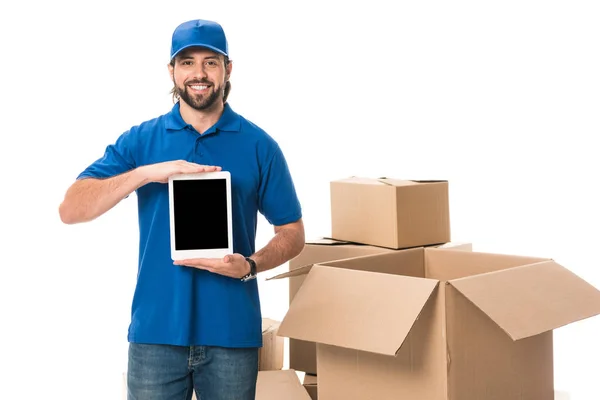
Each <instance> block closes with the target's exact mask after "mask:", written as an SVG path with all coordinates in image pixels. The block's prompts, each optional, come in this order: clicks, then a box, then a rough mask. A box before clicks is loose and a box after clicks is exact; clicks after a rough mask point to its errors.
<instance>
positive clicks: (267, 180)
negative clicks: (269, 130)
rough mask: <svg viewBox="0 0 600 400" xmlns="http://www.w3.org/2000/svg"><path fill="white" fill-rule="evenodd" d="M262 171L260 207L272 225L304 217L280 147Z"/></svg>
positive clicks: (276, 146) (259, 194)
mask: <svg viewBox="0 0 600 400" xmlns="http://www.w3.org/2000/svg"><path fill="white" fill-rule="evenodd" d="M274 149H275V151H274V152H273V155H272V156H271V158H270V159H269V160H268V162H267V163H266V165H265V166H264V168H262V172H261V181H260V185H259V190H258V209H259V211H260V213H261V214H262V215H264V216H265V218H266V219H267V221H269V223H270V224H271V225H274V226H279V225H285V224H289V223H292V222H296V221H298V220H299V219H300V218H301V217H302V209H301V206H300V201H299V200H298V196H297V194H296V188H295V186H294V182H293V180H292V176H291V174H290V170H289V168H288V164H287V162H286V160H285V157H284V155H283V152H282V151H281V149H280V147H279V146H278V145H277V144H275V146H274Z"/></svg>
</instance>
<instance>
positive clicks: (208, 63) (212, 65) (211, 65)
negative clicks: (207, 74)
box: [206, 61, 218, 67]
mask: <svg viewBox="0 0 600 400" xmlns="http://www.w3.org/2000/svg"><path fill="white" fill-rule="evenodd" d="M206 65H208V66H209V67H216V66H217V65H218V64H217V62H216V61H207V62H206Z"/></svg>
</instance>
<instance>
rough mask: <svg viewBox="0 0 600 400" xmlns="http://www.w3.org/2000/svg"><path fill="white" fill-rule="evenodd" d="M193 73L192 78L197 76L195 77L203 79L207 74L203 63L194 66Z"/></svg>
mask: <svg viewBox="0 0 600 400" xmlns="http://www.w3.org/2000/svg"><path fill="white" fill-rule="evenodd" d="M193 74H194V78H197V79H204V78H206V77H207V76H208V75H207V74H206V69H205V68H204V64H198V65H197V66H196V67H195V68H194V72H193Z"/></svg>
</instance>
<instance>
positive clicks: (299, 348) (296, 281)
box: [288, 238, 391, 374]
mask: <svg viewBox="0 0 600 400" xmlns="http://www.w3.org/2000/svg"><path fill="white" fill-rule="evenodd" d="M389 251H391V250H390V249H386V248H382V247H375V246H365V245H360V244H352V243H345V242H340V241H336V240H331V239H327V238H324V239H316V240H312V241H307V242H306V244H305V246H304V249H303V250H302V252H301V253H300V254H299V255H298V256H297V257H295V258H294V259H292V260H290V262H289V263H288V264H289V268H290V270H295V269H297V268H299V267H301V266H304V265H307V264H314V263H318V262H325V261H332V260H339V259H344V258H351V257H357V256H362V255H369V254H378V253H385V252H389ZM305 277H306V275H305V274H300V275H298V276H295V277H290V296H289V297H290V303H291V301H292V300H293V298H294V296H295V295H296V292H297V291H298V289H299V288H300V286H302V282H304V278H305ZM289 365H290V369H295V370H297V371H303V372H306V373H309V374H316V373H317V347H316V344H315V343H312V342H306V341H303V340H296V339H290V340H289Z"/></svg>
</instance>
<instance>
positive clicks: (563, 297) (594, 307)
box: [273, 178, 600, 400]
mask: <svg viewBox="0 0 600 400" xmlns="http://www.w3.org/2000/svg"><path fill="white" fill-rule="evenodd" d="M331 207H332V209H331V215H332V235H331V238H330V239H331V240H327V241H324V242H321V243H308V244H307V245H306V247H305V249H304V251H303V252H302V253H301V254H300V255H299V256H298V257H297V258H296V259H294V260H292V262H290V271H289V272H288V273H285V274H281V275H279V276H276V277H274V278H273V279H280V278H289V279H290V308H289V311H288V313H287V315H286V316H285V318H284V319H283V321H282V323H281V326H280V328H279V333H278V334H279V335H281V336H284V337H288V338H290V368H292V369H297V370H300V371H304V372H307V373H309V374H315V375H316V376H315V377H313V378H309V377H307V378H305V382H304V386H305V388H307V389H309V387H313V388H314V387H315V386H316V391H317V394H318V398H319V399H320V400H334V399H335V400H338V399H345V400H353V399H356V400H358V399H367V398H374V399H378V400H386V399H398V398H407V399H411V400H448V399H461V400H471V399H473V400H475V399H477V400H487V399H489V400H496V399H498V400H500V399H501V400H512V399H514V400H517V399H528V400H548V399H552V398H554V390H553V382H554V377H553V341H552V333H553V332H552V331H553V329H556V328H558V327H561V326H564V325H566V324H569V323H572V322H575V321H578V320H581V319H584V318H588V317H591V316H594V315H597V314H599V313H600V291H598V290H597V289H596V288H594V287H593V286H591V285H590V284H588V283H587V282H585V281H584V280H582V279H581V278H579V277H578V276H576V275H575V274H573V273H572V272H570V271H569V270H567V269H566V268H564V267H563V266H561V265H559V264H558V263H556V262H555V261H554V260H552V259H548V258H539V257H525V256H514V255H505V254H494V253H480V252H473V251H472V248H470V245H469V244H466V245H462V246H457V247H456V248H455V249H452V248H451V247H452V244H451V240H450V239H451V238H450V220H449V214H450V213H449V201H448V182H444V181H400V180H393V179H385V178H384V179H360V178H350V179H344V180H340V181H335V182H332V183H331ZM336 239H337V241H336ZM342 241H344V242H342ZM448 243H450V244H448ZM443 247H446V248H443ZM448 247H450V248H448ZM457 249H461V250H469V251H456V250H457ZM315 380H316V381H317V382H315ZM315 397H316V395H313V399H314V398H315Z"/></svg>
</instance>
